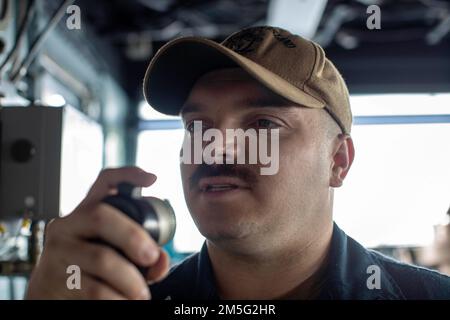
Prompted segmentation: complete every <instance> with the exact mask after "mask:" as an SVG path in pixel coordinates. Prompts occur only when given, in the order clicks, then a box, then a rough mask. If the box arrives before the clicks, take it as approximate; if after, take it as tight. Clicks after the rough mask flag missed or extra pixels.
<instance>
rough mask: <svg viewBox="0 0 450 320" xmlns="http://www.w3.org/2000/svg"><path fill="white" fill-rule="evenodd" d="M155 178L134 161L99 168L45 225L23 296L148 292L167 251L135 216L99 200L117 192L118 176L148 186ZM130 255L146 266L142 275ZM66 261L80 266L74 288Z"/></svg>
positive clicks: (162, 270) (139, 295) (164, 267)
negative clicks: (65, 211)
mask: <svg viewBox="0 0 450 320" xmlns="http://www.w3.org/2000/svg"><path fill="white" fill-rule="evenodd" d="M155 180H156V176H155V175H153V174H151V173H147V172H145V171H143V170H141V169H139V168H136V167H126V168H120V169H106V170H103V171H102V172H101V173H100V175H99V176H98V178H97V180H96V181H95V183H94V185H93V186H92V188H91V190H90V191H89V193H88V195H87V196H86V198H85V199H84V200H83V201H82V202H81V203H80V205H79V206H78V207H77V208H76V209H75V210H74V211H73V212H72V213H71V214H70V215H68V216H66V217H64V218H56V219H54V220H52V221H51V222H50V223H49V224H48V225H47V230H46V239H45V246H44V251H43V253H42V256H41V258H40V261H39V263H38V265H37V266H36V268H35V269H34V271H33V273H32V275H31V279H30V282H29V286H28V290H27V293H26V298H27V299H149V298H151V294H150V292H149V290H148V285H147V282H148V281H159V280H161V279H162V278H163V277H164V275H165V274H166V273H167V271H168V269H169V257H168V255H167V253H166V252H164V251H162V250H161V249H160V248H159V247H158V245H157V244H156V243H155V241H153V240H152V239H151V237H150V236H149V234H148V233H147V232H145V230H144V229H143V228H142V227H141V226H139V225H138V224H137V223H136V222H135V221H133V220H131V219H130V218H128V217H127V216H126V215H124V214H123V213H121V212H120V211H118V210H117V209H115V208H114V207H112V206H109V205H107V204H104V203H102V202H101V201H102V199H103V198H104V197H105V196H107V195H110V194H113V193H114V192H116V191H117V190H116V186H117V185H118V184H119V183H120V182H129V183H131V184H133V185H135V186H139V187H148V186H150V185H152V184H153V183H154V182H155ZM93 240H100V241H93ZM101 242H103V243H108V244H110V245H111V246H112V247H111V246H108V245H105V244H101ZM113 247H114V248H117V249H118V250H120V251H121V252H123V254H125V255H126V257H124V256H122V255H121V254H120V253H118V251H117V250H115V249H114V248H113ZM130 260H131V261H132V262H133V263H135V264H137V265H139V266H142V267H150V268H149V272H148V274H147V279H144V277H143V276H142V275H141V273H140V272H139V271H138V269H137V268H136V266H135V265H134V264H133V263H132V262H130ZM70 265H77V266H79V267H80V269H81V289H79V290H78V289H73V290H70V289H68V288H67V284H66V281H67V278H68V277H69V274H67V273H66V270H67V267H68V266H70Z"/></svg>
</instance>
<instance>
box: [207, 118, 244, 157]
mask: <svg viewBox="0 0 450 320" xmlns="http://www.w3.org/2000/svg"><path fill="white" fill-rule="evenodd" d="M217 129H218V130H219V131H220V133H221V135H222V143H221V144H220V143H216V144H215V146H214V147H215V159H216V160H219V159H222V161H223V163H224V164H227V163H228V164H237V163H238V162H237V159H238V158H239V156H241V157H242V156H245V155H244V154H243V153H245V139H243V143H242V139H236V136H235V134H236V133H238V131H237V130H242V131H243V129H242V128H238V127H234V126H231V125H227V126H221V127H219V128H217ZM244 159H245V158H244Z"/></svg>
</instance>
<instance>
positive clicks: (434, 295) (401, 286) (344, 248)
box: [150, 224, 450, 300]
mask: <svg viewBox="0 0 450 320" xmlns="http://www.w3.org/2000/svg"><path fill="white" fill-rule="evenodd" d="M324 274H325V279H323V280H324V281H323V285H322V286H321V291H320V295H319V297H318V299H321V300H330V299H364V300H375V299H378V300H380V299H382V300H385V299H401V300H404V299H450V277H448V276H445V275H442V274H440V273H438V272H435V271H432V270H429V269H426V268H422V267H417V266H413V265H408V264H405V263H400V262H398V261H396V260H393V259H391V258H389V257H386V256H384V255H382V254H380V253H378V252H375V251H373V250H368V249H365V248H364V247H362V246H361V245H360V244H359V243H358V242H356V241H355V240H353V239H352V238H350V237H349V236H347V235H346V234H345V233H344V232H343V231H342V230H341V229H340V228H339V227H338V226H337V225H336V224H334V227H333V235H332V240H331V247H330V251H329V256H328V264H327V266H326V269H325V272H324ZM371 276H372V278H370V277H371ZM374 277H378V278H377V279H375V278H374ZM378 280H379V281H378ZM237 285H238V284H237ZM150 290H151V292H152V297H153V299H156V300H159V299H171V300H218V299H219V296H218V294H217V290H216V286H215V283H214V276H213V269H212V265H211V261H210V258H209V255H208V250H207V247H206V243H205V244H204V245H203V247H202V249H201V251H200V252H199V253H196V254H193V255H192V256H190V257H188V258H187V259H185V260H184V261H183V262H181V263H180V264H178V265H176V266H174V267H173V268H172V269H171V271H170V273H169V275H168V276H167V278H166V279H164V280H163V281H161V282H159V283H156V284H154V285H152V286H150Z"/></svg>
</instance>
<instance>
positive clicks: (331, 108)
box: [144, 26, 352, 133]
mask: <svg viewBox="0 0 450 320" xmlns="http://www.w3.org/2000/svg"><path fill="white" fill-rule="evenodd" d="M231 67H241V68H242V69H244V70H245V71H247V72H248V73H249V74H250V75H252V76H253V77H254V78H255V79H256V80H257V81H259V82H260V83H262V84H263V85H264V86H266V87H267V88H269V89H270V90H272V91H274V92H275V93H277V94H279V95H281V96H283V97H284V98H286V99H288V100H290V101H292V102H294V103H297V104H299V105H302V106H304V107H309V108H318V109H322V108H324V109H326V110H327V111H328V113H329V114H330V115H331V116H332V117H333V119H334V120H335V121H336V122H337V124H338V125H339V126H340V128H341V129H342V131H343V132H344V133H350V130H351V125H352V113H351V110H350V102H349V93H348V89H347V86H346V84H345V82H344V79H343V78H342V76H341V74H340V73H339V71H338V70H337V69H336V67H335V66H334V65H333V63H332V62H331V61H330V60H328V59H327V58H326V56H325V52H324V50H323V49H322V48H321V47H320V46H319V45H318V44H316V43H314V42H312V41H309V40H306V39H304V38H302V37H300V36H297V35H293V34H291V33H290V32H288V31H286V30H284V29H281V28H275V27H268V26H261V27H252V28H248V29H244V30H241V31H238V32H236V33H234V34H232V35H231V36H229V37H228V38H226V39H225V40H224V41H223V42H222V43H220V44H219V43H217V42H214V41H212V40H208V39H204V38H199V37H183V38H179V39H175V40H172V41H170V42H168V43H167V44H165V45H164V46H163V47H162V48H161V49H160V50H159V51H158V52H157V53H156V55H155V56H154V57H153V59H152V60H151V62H150V64H149V66H148V68H147V71H146V73H145V78H144V96H145V99H146V100H147V102H148V104H149V105H151V106H152V107H153V108H154V109H156V110H157V111H159V112H161V113H164V114H169V115H178V114H179V112H180V109H181V107H182V106H183V104H184V102H185V100H186V99H187V97H188V95H189V92H190V90H191V89H192V87H193V85H194V84H195V82H196V80H197V79H199V78H200V77H201V76H202V75H204V74H205V73H208V72H210V71H212V70H215V69H221V68H231Z"/></svg>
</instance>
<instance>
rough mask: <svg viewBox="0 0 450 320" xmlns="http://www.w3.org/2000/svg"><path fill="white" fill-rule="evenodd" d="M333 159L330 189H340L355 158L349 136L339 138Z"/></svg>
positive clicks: (344, 135)
mask: <svg viewBox="0 0 450 320" xmlns="http://www.w3.org/2000/svg"><path fill="white" fill-rule="evenodd" d="M332 157H333V163H332V167H331V177H330V187H334V188H338V187H340V186H342V184H343V182H344V179H345V177H346V176H347V173H348V171H349V170H350V167H351V165H352V163H353V159H354V157H355V148H354V146H353V140H352V138H351V137H350V136H349V135H347V134H340V135H339V136H338V140H337V141H336V144H335V145H334V149H333V154H332Z"/></svg>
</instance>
